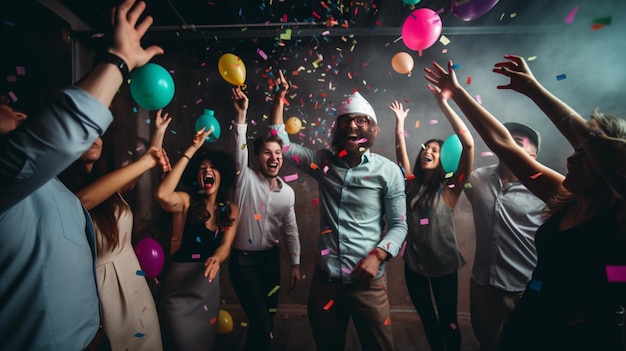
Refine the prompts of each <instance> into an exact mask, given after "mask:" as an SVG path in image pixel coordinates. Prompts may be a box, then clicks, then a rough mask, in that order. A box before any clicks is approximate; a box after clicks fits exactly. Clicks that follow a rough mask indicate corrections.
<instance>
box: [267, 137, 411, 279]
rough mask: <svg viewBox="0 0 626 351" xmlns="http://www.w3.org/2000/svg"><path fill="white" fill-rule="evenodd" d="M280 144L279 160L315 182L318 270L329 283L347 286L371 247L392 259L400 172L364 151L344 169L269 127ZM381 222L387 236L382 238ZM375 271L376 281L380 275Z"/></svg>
mask: <svg viewBox="0 0 626 351" xmlns="http://www.w3.org/2000/svg"><path fill="white" fill-rule="evenodd" d="M270 127H271V128H272V129H273V130H275V131H276V132H277V134H278V136H279V137H280V138H281V139H282V140H283V144H284V149H283V152H284V157H285V159H286V160H288V161H289V162H291V163H293V164H294V165H295V166H296V167H297V168H298V169H300V170H301V171H303V172H304V173H306V174H308V175H310V176H311V177H313V178H315V179H316V180H317V182H318V185H319V196H320V235H319V239H318V247H319V250H320V252H319V255H320V256H319V258H318V260H317V266H318V268H320V269H322V270H323V271H324V272H326V274H327V275H328V277H329V279H337V280H341V281H342V282H343V283H351V282H352V277H351V273H352V271H353V270H354V268H355V266H356V264H357V263H358V262H359V261H360V260H362V259H363V258H364V257H366V256H367V255H368V253H369V252H370V251H372V250H373V249H375V248H376V247H378V248H381V249H383V250H384V251H386V252H387V253H388V255H389V257H391V256H395V255H397V254H398V251H399V250H400V247H401V246H402V243H403V241H404V238H405V237H406V233H407V223H406V195H405V192H404V177H403V175H402V171H401V170H400V167H399V166H398V165H396V164H395V163H393V162H392V161H390V160H389V159H387V158H385V157H383V156H381V155H377V154H373V153H371V152H370V151H369V150H368V151H366V152H365V153H364V154H363V156H362V158H361V163H360V164H359V165H357V166H356V167H349V166H348V164H347V163H346V162H344V161H343V160H342V159H341V158H340V157H339V156H338V155H336V154H334V153H333V152H331V151H330V150H327V149H324V150H319V151H313V150H310V149H308V148H306V147H303V146H301V145H297V144H291V142H290V140H289V137H288V135H287V133H286V132H285V128H284V125H271V126H270ZM385 221H386V223H387V231H386V232H385V231H384V230H385ZM384 269H385V265H384V263H383V264H381V265H380V267H379V269H378V273H377V274H376V277H380V276H382V275H383V274H384Z"/></svg>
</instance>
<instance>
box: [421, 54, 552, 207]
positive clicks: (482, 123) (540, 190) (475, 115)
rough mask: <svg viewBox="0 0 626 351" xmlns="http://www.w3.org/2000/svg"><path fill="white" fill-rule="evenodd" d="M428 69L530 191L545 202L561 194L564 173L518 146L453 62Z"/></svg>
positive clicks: (431, 78) (430, 78) (429, 75)
mask: <svg viewBox="0 0 626 351" xmlns="http://www.w3.org/2000/svg"><path fill="white" fill-rule="evenodd" d="M424 71H425V72H426V77H425V78H426V80H428V81H429V82H431V83H432V84H433V85H434V86H436V87H438V88H439V89H441V91H442V93H443V94H446V96H448V97H449V98H450V99H452V100H454V102H455V103H456V104H457V106H458V107H459V108H460V110H461V111H462V112H463V113H464V114H465V117H467V119H468V120H469V121H470V123H471V124H472V125H473V126H474V128H475V129H476V131H477V132H478V134H479V135H480V136H481V137H482V139H483V140H484V141H485V143H486V144H487V146H488V147H489V148H490V149H491V150H493V152H495V153H496V155H498V157H499V158H500V160H501V161H502V162H504V163H505V164H506V166H507V167H508V168H509V169H511V171H512V172H513V173H514V174H515V175H516V176H517V178H518V179H519V180H520V181H521V182H522V183H523V184H524V185H525V186H526V187H527V188H528V189H529V190H530V191H532V192H533V193H534V194H535V195H536V196H537V197H539V198H541V199H542V200H543V201H544V202H545V201H547V200H548V199H549V198H550V197H552V196H553V195H555V194H556V193H557V191H558V190H559V189H560V187H561V183H562V182H563V178H564V177H563V175H561V174H559V173H558V172H556V171H554V170H552V169H550V168H548V167H546V166H544V165H542V164H541V163H539V162H537V161H535V160H534V159H533V158H532V157H530V156H529V155H528V154H527V153H525V152H524V151H523V150H522V149H521V148H520V147H518V146H517V144H516V143H515V141H514V140H513V138H512V137H511V134H510V133H509V132H508V130H507V129H506V128H505V127H504V126H503V125H502V123H500V121H498V120H497V119H496V118H495V117H494V116H493V115H491V113H489V111H487V110H485V108H483V107H482V106H481V105H480V104H478V103H477V102H476V101H474V99H473V98H472V97H471V96H470V95H469V94H468V93H467V91H465V89H463V88H462V87H461V86H460V85H459V83H458V81H457V79H456V75H455V73H454V70H453V69H452V61H449V62H448V70H445V69H444V68H442V67H441V66H440V65H438V64H437V63H436V62H433V69H432V70H431V69H429V68H425V69H424Z"/></svg>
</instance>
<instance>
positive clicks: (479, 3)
mask: <svg viewBox="0 0 626 351" xmlns="http://www.w3.org/2000/svg"><path fill="white" fill-rule="evenodd" d="M497 3H498V0H452V3H451V4H450V11H451V12H452V14H453V15H455V16H456V17H458V18H460V19H462V20H463V21H471V20H473V19H476V18H478V17H480V16H482V15H484V14H486V13H487V12H489V10H491V9H492V8H493V7H494V6H496V4H497Z"/></svg>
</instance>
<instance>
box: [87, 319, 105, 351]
mask: <svg viewBox="0 0 626 351" xmlns="http://www.w3.org/2000/svg"><path fill="white" fill-rule="evenodd" d="M101 341H102V324H100V325H99V326H98V331H97V332H96V335H95V336H94V337H93V339H92V340H91V342H90V343H89V345H87V347H86V348H85V351H95V350H97V349H98V346H100V342H101Z"/></svg>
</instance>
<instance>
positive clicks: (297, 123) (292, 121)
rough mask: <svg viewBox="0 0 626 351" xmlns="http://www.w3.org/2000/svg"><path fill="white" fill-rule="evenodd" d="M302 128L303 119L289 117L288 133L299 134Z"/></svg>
mask: <svg viewBox="0 0 626 351" xmlns="http://www.w3.org/2000/svg"><path fill="white" fill-rule="evenodd" d="M300 129H302V121H301V120H300V118H298V117H295V116H294V117H289V119H287V122H285V130H286V131H287V134H297V133H298V132H299V131H300Z"/></svg>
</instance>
